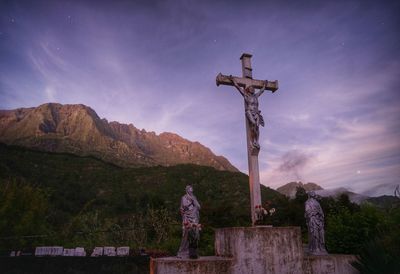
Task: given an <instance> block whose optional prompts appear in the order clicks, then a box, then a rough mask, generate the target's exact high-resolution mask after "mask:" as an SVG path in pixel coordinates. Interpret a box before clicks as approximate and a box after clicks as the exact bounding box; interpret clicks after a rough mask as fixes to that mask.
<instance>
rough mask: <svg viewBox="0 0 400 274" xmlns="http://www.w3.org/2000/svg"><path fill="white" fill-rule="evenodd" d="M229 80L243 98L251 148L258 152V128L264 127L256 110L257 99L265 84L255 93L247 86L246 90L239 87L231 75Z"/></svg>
mask: <svg viewBox="0 0 400 274" xmlns="http://www.w3.org/2000/svg"><path fill="white" fill-rule="evenodd" d="M229 79H230V80H231V82H232V83H233V85H234V86H235V87H236V89H237V90H238V91H239V92H240V94H241V95H242V96H243V98H244V102H245V113H246V118H247V121H249V125H250V133H251V146H252V149H253V150H255V151H259V150H260V144H259V143H258V138H259V136H260V129H259V127H260V126H264V118H263V117H262V115H261V111H260V110H259V109H258V97H260V96H261V94H263V92H264V91H265V88H266V86H265V82H264V86H263V87H262V88H261V89H260V90H259V91H258V92H256V91H255V89H254V88H253V87H252V86H248V87H246V88H242V87H240V86H239V84H238V83H237V82H236V81H235V78H234V77H233V76H232V75H231V76H229Z"/></svg>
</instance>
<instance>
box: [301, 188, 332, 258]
mask: <svg viewBox="0 0 400 274" xmlns="http://www.w3.org/2000/svg"><path fill="white" fill-rule="evenodd" d="M316 196H317V195H316V194H315V192H314V191H310V192H308V200H307V201H306V203H305V218H306V222H307V227H308V250H309V253H310V254H311V255H327V254H328V252H327V251H326V249H325V230H324V212H323V211H322V208H321V205H320V204H319V202H318V201H317V199H316Z"/></svg>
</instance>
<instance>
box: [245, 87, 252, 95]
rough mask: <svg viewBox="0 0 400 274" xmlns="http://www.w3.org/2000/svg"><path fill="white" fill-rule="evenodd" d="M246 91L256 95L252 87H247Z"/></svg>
mask: <svg viewBox="0 0 400 274" xmlns="http://www.w3.org/2000/svg"><path fill="white" fill-rule="evenodd" d="M244 90H245V91H246V93H254V88H253V87H252V86H246V87H245V88H244Z"/></svg>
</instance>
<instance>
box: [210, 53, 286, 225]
mask: <svg viewBox="0 0 400 274" xmlns="http://www.w3.org/2000/svg"><path fill="white" fill-rule="evenodd" d="M251 57H252V55H251V54H248V53H243V54H242V56H241V57H240V60H242V73H243V76H242V77H235V76H232V75H230V76H228V75H223V74H221V73H220V74H218V75H217V79H216V81H217V86H219V85H228V86H234V87H235V88H236V89H237V90H238V91H239V92H240V94H241V95H242V96H243V98H244V107H245V120H246V134H247V152H248V153H247V154H248V164H249V185H250V205H251V220H252V224H253V225H255V224H256V222H257V220H258V219H259V217H258V214H257V211H258V210H257V209H260V210H261V189H260V174H259V168H258V153H259V151H260V145H259V143H258V139H259V126H260V125H261V126H264V119H263V117H262V115H261V111H260V110H259V109H258V97H259V96H261V94H262V93H263V92H264V91H265V90H270V91H272V92H275V91H276V90H277V89H278V81H267V80H256V79H253V73H252V72H253V69H252V68H251V62H250V59H251ZM256 89H258V90H259V91H258V92H256Z"/></svg>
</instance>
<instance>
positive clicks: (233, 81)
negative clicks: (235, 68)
mask: <svg viewBox="0 0 400 274" xmlns="http://www.w3.org/2000/svg"><path fill="white" fill-rule="evenodd" d="M229 80H231V81H232V83H233V85H234V86H235V88H236V89H237V90H238V91H239V92H240V94H242V96H244V91H243V89H242V88H241V87H239V85H238V83H237V82H236V81H235V78H233V76H232V75H229Z"/></svg>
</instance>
